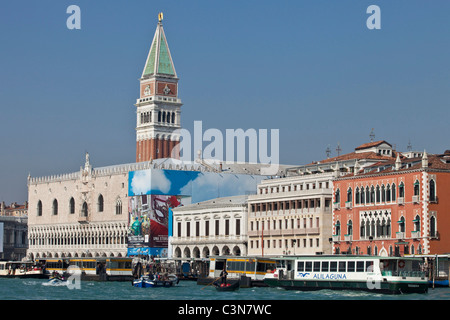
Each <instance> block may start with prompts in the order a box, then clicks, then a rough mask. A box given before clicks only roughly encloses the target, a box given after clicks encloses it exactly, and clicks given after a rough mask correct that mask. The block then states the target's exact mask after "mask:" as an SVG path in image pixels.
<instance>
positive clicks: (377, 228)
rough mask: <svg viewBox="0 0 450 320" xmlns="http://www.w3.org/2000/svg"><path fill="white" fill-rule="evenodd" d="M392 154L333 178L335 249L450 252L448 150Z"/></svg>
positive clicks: (387, 253) (374, 252) (381, 252)
mask: <svg viewBox="0 0 450 320" xmlns="http://www.w3.org/2000/svg"><path fill="white" fill-rule="evenodd" d="M392 155H393V156H394V157H395V158H393V159H392V160H391V161H388V162H380V163H378V164H375V165H372V166H369V167H366V168H364V169H363V170H361V171H355V172H353V173H352V174H349V175H346V176H344V177H341V178H337V179H335V180H334V182H333V219H332V228H333V231H332V234H333V236H332V242H333V253H335V254H339V253H346V254H369V255H381V256H392V255H405V254H441V253H450V215H449V212H450V197H449V194H450V151H446V152H445V153H444V154H440V155H427V154H426V152H424V153H419V155H420V156H419V157H417V155H418V154H412V153H411V155H412V157H407V156H405V155H406V154H405V155H404V154H400V153H396V152H395V151H392ZM414 156H415V157H414ZM394 159H395V160H394Z"/></svg>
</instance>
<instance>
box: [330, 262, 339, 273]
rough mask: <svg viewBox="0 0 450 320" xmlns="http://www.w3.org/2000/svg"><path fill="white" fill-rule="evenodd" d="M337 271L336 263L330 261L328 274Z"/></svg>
mask: <svg viewBox="0 0 450 320" xmlns="http://www.w3.org/2000/svg"><path fill="white" fill-rule="evenodd" d="M336 271H337V261H331V262H330V272H336Z"/></svg>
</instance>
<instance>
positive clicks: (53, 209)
mask: <svg viewBox="0 0 450 320" xmlns="http://www.w3.org/2000/svg"><path fill="white" fill-rule="evenodd" d="M52 213H53V215H54V216H56V215H57V214H58V200H56V199H55V200H53V206H52Z"/></svg>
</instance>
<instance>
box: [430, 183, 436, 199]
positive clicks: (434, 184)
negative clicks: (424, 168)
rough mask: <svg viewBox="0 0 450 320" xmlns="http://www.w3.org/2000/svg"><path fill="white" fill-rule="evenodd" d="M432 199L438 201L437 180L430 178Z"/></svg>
mask: <svg viewBox="0 0 450 320" xmlns="http://www.w3.org/2000/svg"><path fill="white" fill-rule="evenodd" d="M430 201H436V182H435V181H434V180H433V179H431V180H430Z"/></svg>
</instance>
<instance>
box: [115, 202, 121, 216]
mask: <svg viewBox="0 0 450 320" xmlns="http://www.w3.org/2000/svg"><path fill="white" fill-rule="evenodd" d="M116 214H122V200H120V199H117V201H116Z"/></svg>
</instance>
